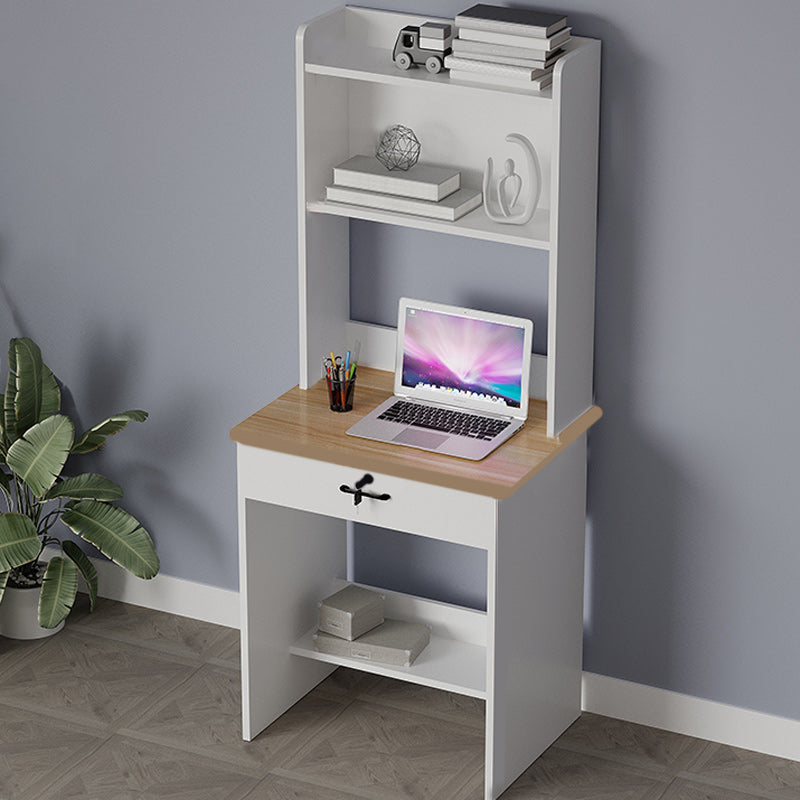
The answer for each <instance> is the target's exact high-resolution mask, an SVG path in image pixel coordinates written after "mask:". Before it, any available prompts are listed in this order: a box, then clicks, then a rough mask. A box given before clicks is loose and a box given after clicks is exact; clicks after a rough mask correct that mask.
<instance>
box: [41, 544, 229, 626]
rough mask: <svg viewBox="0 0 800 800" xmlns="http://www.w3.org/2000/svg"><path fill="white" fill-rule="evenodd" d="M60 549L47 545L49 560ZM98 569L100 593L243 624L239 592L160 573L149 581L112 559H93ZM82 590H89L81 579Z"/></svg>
mask: <svg viewBox="0 0 800 800" xmlns="http://www.w3.org/2000/svg"><path fill="white" fill-rule="evenodd" d="M58 552H59V551H58V548H56V547H53V546H49V547H47V548H45V551H44V554H43V558H44V560H45V561H47V560H49V559H50V558H51V557H52V556H54V555H56V554H57V553H58ZM91 562H92V564H93V565H94V567H95V569H96V570H97V584H98V594H99V595H100V597H106V598H108V599H109V600H119V601H120V602H122V603H130V604H131V605H134V606H142V607H143V608H151V609H153V611H166V612H167V613H168V614H177V615H178V616H179V617H190V618H191V619H199V620H202V621H203V622H212V623H214V624H215V625H224V626H225V627H226V628H238V627H239V592H238V591H234V590H232V589H220V588H219V587H217V586H208V585H207V584H205V583H196V582H195V581H187V580H184V579H183V578H174V577H172V576H171V575H164V574H163V573H159V574H158V575H156V576H155V578H152V579H151V580H149V581H145V580H142V579H141V578H136V577H134V576H133V575H131V574H130V573H129V572H126V571H125V570H124V569H122V568H121V567H119V566H117V565H116V564H114V563H113V562H111V561H106V560H105V559H102V558H91ZM79 589H81V591H86V584H85V583H83V579H82V578H81V579H80V586H79Z"/></svg>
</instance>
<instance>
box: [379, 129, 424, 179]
mask: <svg viewBox="0 0 800 800" xmlns="http://www.w3.org/2000/svg"><path fill="white" fill-rule="evenodd" d="M420 149H421V145H420V143H419V139H417V137H416V135H415V133H414V131H412V130H411V128H407V127H406V126H405V125H392V127H391V128H388V129H387V130H386V132H385V133H384V134H383V136H381V140H380V143H379V144H378V149H377V151H376V153H375V158H377V159H378V161H380V162H381V164H383V166H384V167H386V169H389V170H392V169H402V170H407V169H409V168H410V167H413V166H414V164H416V163H417V161H418V160H419V151H420Z"/></svg>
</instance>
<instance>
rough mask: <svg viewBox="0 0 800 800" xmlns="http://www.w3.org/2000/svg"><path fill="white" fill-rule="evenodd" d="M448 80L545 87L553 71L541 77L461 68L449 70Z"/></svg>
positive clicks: (539, 88)
mask: <svg viewBox="0 0 800 800" xmlns="http://www.w3.org/2000/svg"><path fill="white" fill-rule="evenodd" d="M450 80H453V81H456V82H459V83H486V84H490V85H491V86H511V87H513V88H515V89H532V90H536V91H539V90H541V89H545V88H547V87H548V86H550V84H552V82H553V73H552V72H548V73H547V74H546V75H543V76H542V77H541V78H533V79H532V80H531V79H530V78H524V77H518V76H514V75H497V74H495V75H492V74H490V73H488V72H467V71H466V70H461V69H451V70H450Z"/></svg>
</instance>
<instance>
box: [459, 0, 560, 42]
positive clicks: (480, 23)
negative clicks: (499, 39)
mask: <svg viewBox="0 0 800 800" xmlns="http://www.w3.org/2000/svg"><path fill="white" fill-rule="evenodd" d="M455 23H456V28H461V27H462V26H466V27H468V28H478V29H481V30H487V31H500V32H503V33H515V34H517V35H519V36H539V37H547V36H552V35H553V34H554V33H556V32H558V31H560V30H561V29H562V28H565V27H566V25H567V18H566V17H565V16H564V15H563V14H553V13H550V12H547V11H535V10H533V9H529V8H507V7H504V6H489V5H484V4H482V3H479V4H478V5H476V6H472V8H468V9H467V10H466V11H462V12H461V13H460V14H457V15H456V19H455Z"/></svg>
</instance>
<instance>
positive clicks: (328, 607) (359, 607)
mask: <svg viewBox="0 0 800 800" xmlns="http://www.w3.org/2000/svg"><path fill="white" fill-rule="evenodd" d="M382 622H383V595H381V594H379V593H378V592H373V591H372V590H371V589H365V588H364V587H363V586H355V585H354V584H350V585H349V586H345V587H344V589H340V590H339V591H338V592H336V593H334V594H332V595H331V596H330V597H326V598H325V599H324V600H323V601H322V602H321V603H320V604H319V629H320V630H321V631H323V632H324V633H329V634H331V635H332V636H337V637H339V638H340V639H345V640H347V641H352V640H353V639H356V638H358V637H359V636H361V634H363V633H366V632H367V631H368V630H370V629H372V628H374V627H375V626H376V625H380V624H381V623H382Z"/></svg>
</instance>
